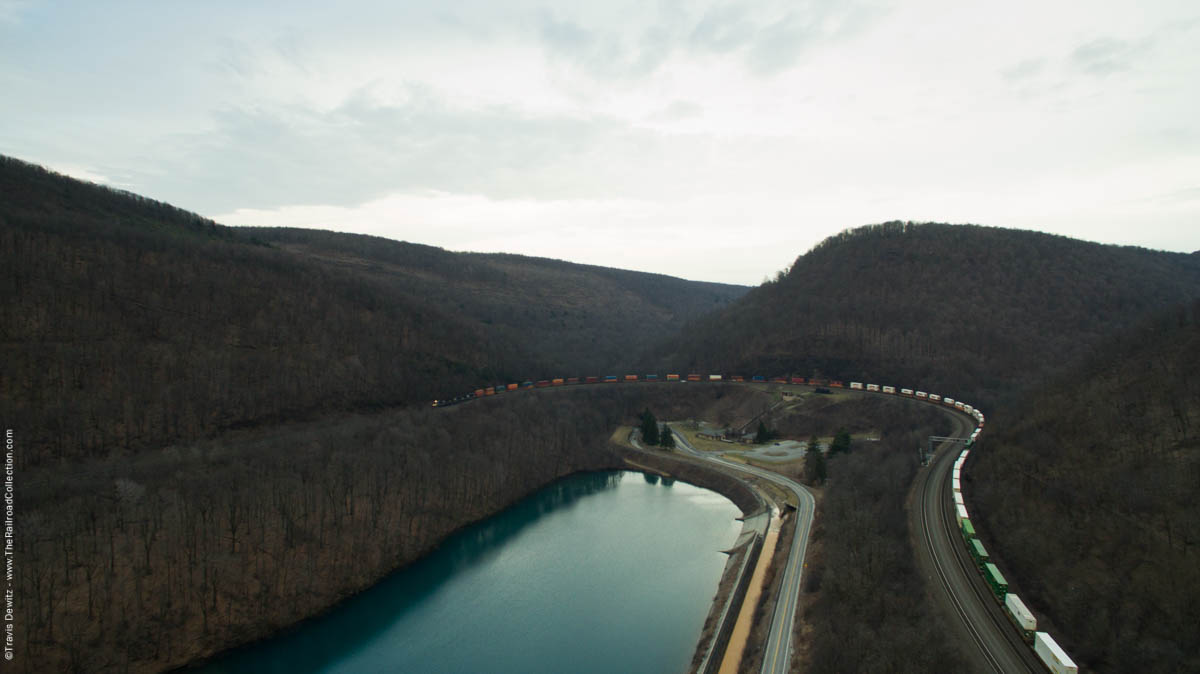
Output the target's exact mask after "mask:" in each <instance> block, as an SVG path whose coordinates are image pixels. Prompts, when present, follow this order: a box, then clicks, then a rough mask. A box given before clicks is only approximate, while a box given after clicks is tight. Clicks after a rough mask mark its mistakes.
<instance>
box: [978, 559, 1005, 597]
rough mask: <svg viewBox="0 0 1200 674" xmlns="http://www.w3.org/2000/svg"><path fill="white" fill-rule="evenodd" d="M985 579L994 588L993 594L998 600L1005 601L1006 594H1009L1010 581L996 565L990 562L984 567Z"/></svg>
mask: <svg viewBox="0 0 1200 674" xmlns="http://www.w3.org/2000/svg"><path fill="white" fill-rule="evenodd" d="M983 579H984V580H986V581H987V584H988V586H989V587H991V588H992V594H994V595H996V598H997V599H1004V595H1005V593H1007V592H1008V581H1007V580H1005V579H1004V574H1002V573H1000V569H999V568H997V567H996V565H995V564H992V563H991V562H988V563H987V564H984V565H983Z"/></svg>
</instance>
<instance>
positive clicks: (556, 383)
mask: <svg viewBox="0 0 1200 674" xmlns="http://www.w3.org/2000/svg"><path fill="white" fill-rule="evenodd" d="M565 383H567V380H565V379H563V378H562V377H555V378H554V379H551V380H550V385H551V386H562V385H563V384H565Z"/></svg>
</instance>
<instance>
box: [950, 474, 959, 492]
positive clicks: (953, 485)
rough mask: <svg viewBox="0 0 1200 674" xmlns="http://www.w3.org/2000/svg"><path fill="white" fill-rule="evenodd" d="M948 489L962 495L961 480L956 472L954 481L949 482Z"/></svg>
mask: <svg viewBox="0 0 1200 674" xmlns="http://www.w3.org/2000/svg"><path fill="white" fill-rule="evenodd" d="M950 489H951V490H953V491H955V492H957V493H962V479H961V478H959V476H958V471H955V472H954V479H953V480H950Z"/></svg>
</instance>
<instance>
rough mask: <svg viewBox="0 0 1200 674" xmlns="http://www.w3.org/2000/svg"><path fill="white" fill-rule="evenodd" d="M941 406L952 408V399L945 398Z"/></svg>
mask: <svg viewBox="0 0 1200 674" xmlns="http://www.w3.org/2000/svg"><path fill="white" fill-rule="evenodd" d="M942 404H943V405H945V406H947V407H954V398H945V399H944V400H942Z"/></svg>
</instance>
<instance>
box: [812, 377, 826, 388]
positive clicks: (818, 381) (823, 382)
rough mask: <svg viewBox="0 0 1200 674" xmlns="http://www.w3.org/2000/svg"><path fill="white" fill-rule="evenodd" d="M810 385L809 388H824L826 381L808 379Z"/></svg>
mask: <svg viewBox="0 0 1200 674" xmlns="http://www.w3.org/2000/svg"><path fill="white" fill-rule="evenodd" d="M808 385H809V386H824V385H825V380H824V379H816V378H813V377H809V378H808Z"/></svg>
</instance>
